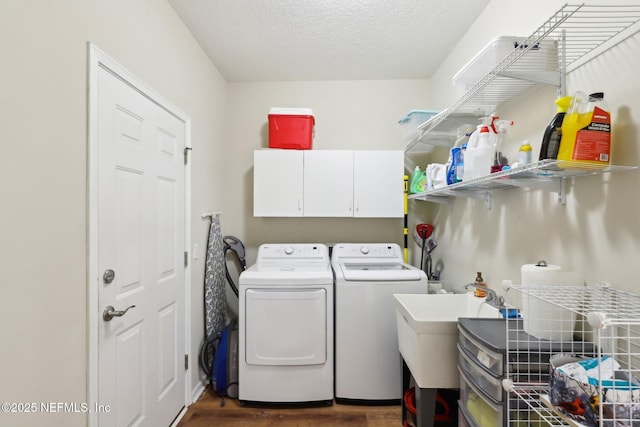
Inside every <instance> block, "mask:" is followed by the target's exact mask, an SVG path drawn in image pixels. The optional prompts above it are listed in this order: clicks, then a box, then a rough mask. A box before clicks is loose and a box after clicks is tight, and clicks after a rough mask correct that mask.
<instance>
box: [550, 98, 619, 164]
mask: <svg viewBox="0 0 640 427" xmlns="http://www.w3.org/2000/svg"><path fill="white" fill-rule="evenodd" d="M610 153H611V113H610V112H609V107H608V106H607V104H606V103H605V101H604V94H603V93H602V92H597V93H592V94H591V95H589V96H588V97H587V95H585V94H584V93H582V92H577V93H576V94H574V95H573V98H572V100H571V107H570V108H569V112H568V113H567V114H566V116H565V118H564V121H563V122H562V139H561V141H560V149H559V150H558V160H561V161H562V160H566V161H568V164H563V163H560V166H561V167H567V166H570V164H571V163H574V162H576V163H587V164H589V165H593V166H601V167H607V166H608V165H609V157H610Z"/></svg>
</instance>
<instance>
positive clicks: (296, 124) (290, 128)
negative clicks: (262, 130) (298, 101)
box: [269, 108, 315, 150]
mask: <svg viewBox="0 0 640 427" xmlns="http://www.w3.org/2000/svg"><path fill="white" fill-rule="evenodd" d="M314 126H315V119H314V117H313V110H311V109H310V108H271V109H270V110H269V148H288V149H294V150H310V149H311V145H312V142H313V127H314Z"/></svg>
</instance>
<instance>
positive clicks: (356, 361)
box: [331, 243, 428, 404]
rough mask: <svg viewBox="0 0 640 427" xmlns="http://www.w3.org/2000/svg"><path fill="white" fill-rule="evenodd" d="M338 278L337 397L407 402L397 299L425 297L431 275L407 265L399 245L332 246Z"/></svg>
mask: <svg viewBox="0 0 640 427" xmlns="http://www.w3.org/2000/svg"><path fill="white" fill-rule="evenodd" d="M331 266H332V268H333V271H334V275H335V284H336V287H335V292H336V296H335V301H336V302H335V311H336V315H335V339H336V341H335V346H336V360H335V398H336V401H337V402H341V403H358V402H359V401H363V402H365V403H366V402H369V403H377V404H396V403H398V402H400V399H401V398H402V394H403V390H402V358H401V356H400V350H399V347H398V334H397V331H396V318H395V306H394V302H393V294H411V293H416V294H426V293H427V291H428V280H427V276H426V274H425V273H424V272H423V271H422V270H420V269H418V268H416V267H414V266H412V265H409V264H405V263H404V259H403V256H402V250H401V249H400V246H399V245H397V244H387V243H379V244H378V243H376V244H370V243H362V244H360V243H341V244H338V245H335V246H334V247H333V252H332V256H331Z"/></svg>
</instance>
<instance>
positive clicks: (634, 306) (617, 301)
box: [503, 285, 640, 427]
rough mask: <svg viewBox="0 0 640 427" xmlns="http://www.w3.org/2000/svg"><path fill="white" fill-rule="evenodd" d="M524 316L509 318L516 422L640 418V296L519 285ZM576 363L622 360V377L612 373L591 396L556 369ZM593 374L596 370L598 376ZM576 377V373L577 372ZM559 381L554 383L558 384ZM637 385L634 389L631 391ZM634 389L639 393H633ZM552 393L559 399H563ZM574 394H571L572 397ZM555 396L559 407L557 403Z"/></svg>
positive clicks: (612, 422) (515, 295)
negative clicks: (639, 386)
mask: <svg viewBox="0 0 640 427" xmlns="http://www.w3.org/2000/svg"><path fill="white" fill-rule="evenodd" d="M507 299H508V300H510V301H518V303H517V304H518V306H519V307H521V314H522V317H523V318H522V319H507V321H506V325H507V327H506V333H507V337H508V338H507V360H508V362H507V364H508V366H507V372H508V375H507V379H505V380H504V381H503V385H504V388H505V390H507V391H508V392H509V399H508V408H509V414H510V424H509V425H514V426H515V425H520V424H518V423H520V422H522V421H524V420H527V421H530V422H533V421H535V424H533V423H532V424H530V425H536V426H543V425H544V426H547V425H549V426H577V427H582V426H586V425H590V426H593V425H597V426H600V427H603V426H606V427H608V426H631V425H638V424H639V423H640V418H639V416H640V414H639V412H640V407H639V406H638V405H639V403H638V401H637V394H638V391H637V390H636V388H637V386H636V384H637V381H638V378H640V295H637V294H634V293H631V292H627V291H622V290H618V289H614V288H611V287H609V286H606V285H596V286H586V285H585V286H580V285H572V286H569V285H544V286H543V285H535V286H511V287H510V288H509V289H508V290H507ZM567 358H569V359H570V360H589V359H593V360H594V361H596V360H597V361H604V360H606V359H608V358H611V359H612V360H613V361H615V363H617V366H618V368H617V369H616V371H615V378H616V381H619V380H623V381H622V382H620V383H616V382H609V383H606V381H605V380H607V378H608V377H607V376H606V375H604V374H603V375H604V376H603V377H602V376H601V374H600V369H599V366H600V363H598V374H597V376H596V377H597V378H601V380H598V381H596V383H592V382H591V381H590V382H589V384H591V385H592V386H593V387H592V388H591V389H589V390H587V388H588V386H587V385H585V384H583V383H582V382H579V380H576V382H575V385H576V386H577V387H579V390H581V391H583V392H585V395H584V396H580V395H579V394H578V395H575V394H572V393H573V390H574V389H573V388H568V387H573V385H568V384H567V383H565V382H564V381H566V380H560V379H558V378H557V377H556V376H555V375H556V374H557V373H555V372H554V371H553V370H551V369H549V368H550V365H551V363H552V361H554V360H555V361H556V362H555V363H559V365H556V368H557V367H558V366H561V365H563V364H564V363H566V359H567ZM591 375H593V374H591ZM571 378H574V377H571ZM554 382H555V383H558V382H560V383H558V384H556V386H552V384H553V383H554ZM629 387H631V388H629ZM630 390H633V391H630ZM552 396H555V400H554V398H553V397H552ZM567 396H570V397H567ZM553 401H555V404H554V403H553Z"/></svg>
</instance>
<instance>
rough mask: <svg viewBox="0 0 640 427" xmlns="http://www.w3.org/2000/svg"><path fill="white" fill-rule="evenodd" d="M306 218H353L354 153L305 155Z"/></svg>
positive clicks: (341, 151)
mask: <svg viewBox="0 0 640 427" xmlns="http://www.w3.org/2000/svg"><path fill="white" fill-rule="evenodd" d="M303 206H304V208H303V209H304V216H310V217H314V216H317V217H350V216H353V151H350V150H306V151H305V152H304V203H303Z"/></svg>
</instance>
